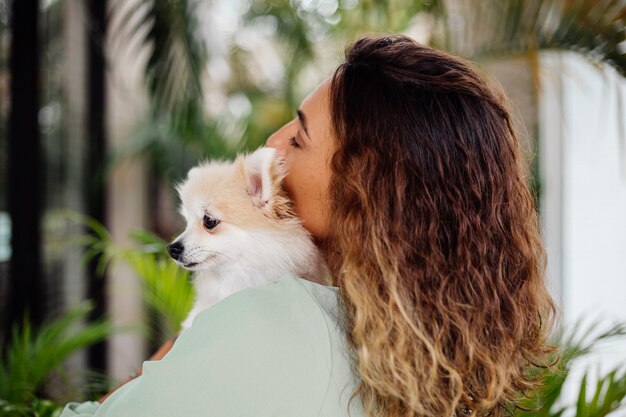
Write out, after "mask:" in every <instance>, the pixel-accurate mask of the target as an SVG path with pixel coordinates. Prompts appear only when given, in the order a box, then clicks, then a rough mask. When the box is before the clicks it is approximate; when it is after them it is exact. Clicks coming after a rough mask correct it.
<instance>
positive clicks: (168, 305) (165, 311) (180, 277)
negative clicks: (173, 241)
mask: <svg viewBox="0 0 626 417" xmlns="http://www.w3.org/2000/svg"><path fill="white" fill-rule="evenodd" d="M68 216H69V218H70V219H72V220H74V221H78V222H80V223H82V224H84V225H85V226H87V227H88V228H89V229H90V230H91V231H92V234H89V235H84V236H81V237H80V238H79V239H77V240H75V243H78V244H81V245H83V246H84V247H85V248H86V253H85V258H84V260H85V262H88V261H90V260H91V259H94V258H98V267H97V271H98V273H100V274H103V273H104V271H105V270H106V268H107V266H108V265H109V263H110V262H111V261H115V260H121V261H123V262H126V263H127V264H128V265H129V266H131V267H132V268H133V269H134V270H135V272H136V273H137V275H139V277H140V278H141V280H142V284H143V298H144V302H145V303H146V306H147V307H148V309H149V311H150V314H151V315H152V316H153V317H154V318H155V320H153V321H152V322H151V324H152V326H153V328H152V329H150V331H151V334H152V335H153V336H154V335H158V336H159V338H160V339H163V340H154V341H155V342H157V343H161V342H163V341H164V340H167V339H171V338H172V337H174V336H175V335H176V334H177V333H178V332H179V331H180V326H181V324H182V322H183V320H184V319H185V317H187V314H188V313H189V311H190V310H191V307H192V304H193V297H194V293H193V287H192V285H191V283H190V281H189V272H188V271H187V270H185V269H182V268H179V267H178V266H177V265H176V264H175V263H174V262H172V260H171V259H170V257H169V255H167V251H166V246H167V242H165V241H164V240H163V239H161V238H159V237H158V236H156V235H155V234H153V233H151V232H148V231H145V230H138V231H135V232H133V233H132V234H131V238H132V239H133V240H134V241H135V242H136V243H137V244H138V246H136V247H133V248H126V247H121V246H119V245H117V244H115V243H114V242H113V238H112V237H111V235H110V233H109V232H108V231H107V230H106V228H105V227H104V226H103V225H102V224H100V223H98V222H97V221H96V220H94V219H91V218H88V217H86V216H82V215H79V214H77V213H68Z"/></svg>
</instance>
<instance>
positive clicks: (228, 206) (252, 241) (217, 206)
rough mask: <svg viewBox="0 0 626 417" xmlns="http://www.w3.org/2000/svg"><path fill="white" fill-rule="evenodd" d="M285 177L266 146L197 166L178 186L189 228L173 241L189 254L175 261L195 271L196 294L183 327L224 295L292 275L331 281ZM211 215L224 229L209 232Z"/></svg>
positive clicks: (321, 281) (219, 228)
mask: <svg viewBox="0 0 626 417" xmlns="http://www.w3.org/2000/svg"><path fill="white" fill-rule="evenodd" d="M283 177H284V172H283V169H282V167H281V164H280V161H279V160H278V159H277V158H276V155H275V151H274V150H273V149H271V148H260V149H258V150H257V151H256V152H254V153H252V154H250V155H246V156H239V157H238V158H237V159H236V160H235V161H234V162H232V163H226V162H207V163H205V164H202V165H200V166H198V167H196V168H192V169H191V170H190V171H189V173H188V176H187V179H186V180H185V181H184V182H183V183H182V184H181V185H179V186H178V187H177V190H178V193H179V195H180V199H181V207H180V212H181V214H182V215H183V216H184V217H185V219H186V221H187V227H186V229H185V231H184V232H183V233H182V234H181V235H180V236H178V237H177V238H176V239H175V241H174V243H180V244H182V245H183V248H184V249H183V251H182V253H181V254H180V257H179V259H178V260H177V261H176V262H177V263H178V264H180V265H181V266H183V267H185V268H187V269H189V270H191V271H193V272H194V287H195V290H196V293H197V294H196V301H195V303H194V306H193V308H192V310H191V312H190V314H189V315H188V317H187V318H186V319H185V321H184V323H183V329H186V328H189V327H190V326H191V324H192V322H193V319H194V318H195V317H196V315H197V314H198V313H200V312H201V311H203V310H205V309H207V308H209V307H211V306H212V305H214V304H215V303H217V302H218V301H220V300H222V299H223V298H224V297H227V296H229V295H231V294H233V293H235V292H237V291H240V290H242V289H244V288H249V287H255V286H258V285H261V284H264V283H268V282H271V281H276V280H278V279H280V278H282V277H284V276H285V275H287V274H291V275H296V276H300V277H303V278H307V279H310V280H312V281H317V282H320V283H326V280H327V278H328V269H327V267H326V265H325V264H324V262H323V260H322V258H321V256H320V254H319V252H318V250H317V248H316V247H315V245H314V244H313V241H312V239H311V236H310V235H309V233H308V232H307V231H306V230H305V229H304V228H303V227H302V225H301V223H300V221H299V220H298V218H297V217H296V216H295V215H294V214H293V211H292V208H291V203H290V201H289V199H288V198H287V196H286V194H285V193H284V191H283V189H282V188H281V181H282V179H283ZM205 215H208V216H212V217H213V218H215V219H217V220H219V224H218V225H217V226H216V227H215V228H214V229H212V230H207V229H206V228H205V227H204V225H203V218H204V216H205Z"/></svg>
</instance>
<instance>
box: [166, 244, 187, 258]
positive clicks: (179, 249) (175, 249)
mask: <svg viewBox="0 0 626 417" xmlns="http://www.w3.org/2000/svg"><path fill="white" fill-rule="evenodd" d="M183 250H185V247H184V246H183V244H182V243H180V242H173V243H170V244H169V245H167V253H169V254H170V256H171V257H172V258H174V259H175V260H178V258H180V254H181V253H183Z"/></svg>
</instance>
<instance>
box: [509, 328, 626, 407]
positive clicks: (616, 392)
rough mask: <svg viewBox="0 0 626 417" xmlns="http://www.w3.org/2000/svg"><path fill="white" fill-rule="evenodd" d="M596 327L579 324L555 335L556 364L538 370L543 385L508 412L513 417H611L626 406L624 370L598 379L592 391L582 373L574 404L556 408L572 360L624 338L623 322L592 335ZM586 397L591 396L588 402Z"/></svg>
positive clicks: (586, 375)
mask: <svg viewBox="0 0 626 417" xmlns="http://www.w3.org/2000/svg"><path fill="white" fill-rule="evenodd" d="M598 325H599V323H597V322H595V323H592V324H591V325H589V326H588V327H586V326H582V324H581V323H580V322H578V323H576V325H574V326H573V328H572V330H571V331H569V332H567V331H562V332H560V333H559V334H557V336H556V338H555V344H556V345H558V346H559V349H558V352H557V355H558V362H556V359H557V358H555V362H556V365H555V366H554V367H552V368H546V369H542V370H541V374H540V375H539V377H540V380H541V381H542V382H543V383H542V385H541V386H540V388H539V389H537V390H536V391H534V392H531V393H529V394H528V395H527V396H526V397H525V398H524V399H522V400H521V401H520V402H519V403H518V404H517V408H515V409H514V410H512V414H513V415H514V416H515V417H561V416H563V415H568V416H576V417H604V416H608V415H612V414H611V413H615V411H617V410H619V409H620V408H622V407H623V406H625V405H626V402H625V401H624V399H625V398H626V368H621V369H620V368H618V369H614V370H612V371H610V372H608V373H607V374H606V375H600V376H598V378H597V382H596V384H595V387H592V386H589V385H588V384H587V380H588V376H589V375H590V374H589V372H588V371H587V372H585V374H584V376H583V378H582V380H581V382H580V388H579V391H578V401H577V403H576V404H565V405H560V401H559V400H560V396H561V393H562V390H563V386H564V385H565V382H566V380H567V378H568V377H569V376H570V371H571V370H572V366H573V365H574V363H575V362H576V360H578V359H580V358H582V357H584V356H585V355H587V354H589V353H590V352H592V351H593V350H594V349H595V348H596V347H597V345H599V344H601V343H603V342H605V341H608V340H611V339H615V338H621V337H624V336H626V322H625V323H619V324H617V325H615V326H613V327H611V328H610V329H608V330H606V331H603V332H600V333H598V332H594V331H593V329H595V328H597V327H598ZM588 394H592V396H591V400H588V396H587V395H588Z"/></svg>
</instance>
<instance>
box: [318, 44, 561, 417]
mask: <svg viewBox="0 0 626 417" xmlns="http://www.w3.org/2000/svg"><path fill="white" fill-rule="evenodd" d="M330 91H331V115H332V123H333V128H334V133H335V136H336V139H337V146H336V151H335V154H334V155H333V158H332V161H331V169H332V180H331V186H330V190H331V191H330V192H331V200H332V213H333V215H332V216H331V217H332V220H331V221H332V226H333V227H331V230H334V234H333V236H332V238H333V242H334V243H335V245H336V249H337V250H338V253H340V259H339V261H338V264H337V268H334V269H336V270H335V271H334V272H335V275H336V279H337V283H338V285H339V286H340V288H341V290H340V294H341V302H342V306H343V308H344V310H345V313H346V317H347V323H348V325H347V327H348V334H349V342H350V345H351V346H352V347H353V349H352V351H353V353H354V363H355V366H356V367H357V371H358V374H359V375H360V384H359V385H358V387H357V390H356V391H355V392H354V393H353V399H354V398H355V397H357V396H359V397H360V398H361V400H362V402H363V405H364V407H365V410H366V411H367V412H368V413H369V415H371V416H385V417H392V416H437V417H442V416H443V417H445V416H452V415H454V414H455V413H457V415H459V414H461V415H462V413H465V414H472V415H485V414H490V415H502V414H504V413H505V409H504V407H503V406H502V405H504V404H508V403H510V402H511V401H514V400H515V399H516V398H517V395H518V394H519V393H520V392H525V391H527V390H530V389H532V388H533V387H534V386H535V384H536V383H537V381H535V380H533V379H532V378H530V377H528V373H527V372H526V371H527V370H528V369H529V367H532V366H537V365H541V364H544V363H545V361H546V357H547V356H546V355H547V354H548V353H549V352H550V351H551V350H552V349H553V348H552V347H551V346H549V345H548V344H547V343H546V335H547V332H548V331H549V330H550V328H551V327H552V323H553V321H554V317H555V311H556V310H555V305H554V303H553V300H552V299H551V297H550V295H549V294H548V291H547V289H546V285H545V282H544V275H545V272H544V271H545V252H544V248H543V244H542V242H541V239H540V228H539V223H538V216H537V213H536V210H535V207H534V202H533V198H532V196H531V193H530V191H529V188H528V186H527V182H526V181H527V179H528V172H527V171H528V170H527V168H526V165H525V163H524V161H522V157H521V151H520V149H519V141H518V137H517V134H516V132H515V129H514V128H513V126H512V120H511V116H510V113H509V111H508V110H507V107H506V106H505V100H504V97H503V95H502V94H501V93H499V92H497V91H496V90H494V88H493V87H491V86H490V84H488V83H487V81H485V79H483V78H482V77H481V75H479V72H478V71H477V70H476V69H475V68H473V67H472V66H470V65H469V64H468V63H466V62H464V61H463V60H461V59H459V58H455V57H452V56H450V55H448V54H446V53H443V52H441V51H437V50H434V49H431V48H429V47H426V46H422V45H420V44H418V43H416V42H415V41H413V40H412V39H410V38H407V37H404V36H370V37H365V38H362V39H360V40H358V41H356V42H355V43H354V44H352V45H351V46H350V47H349V48H348V49H347V51H346V58H345V62H344V63H343V64H341V65H340V66H339V67H338V69H337V70H336V71H335V73H334V75H333V76H332V78H331V85H330Z"/></svg>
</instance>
